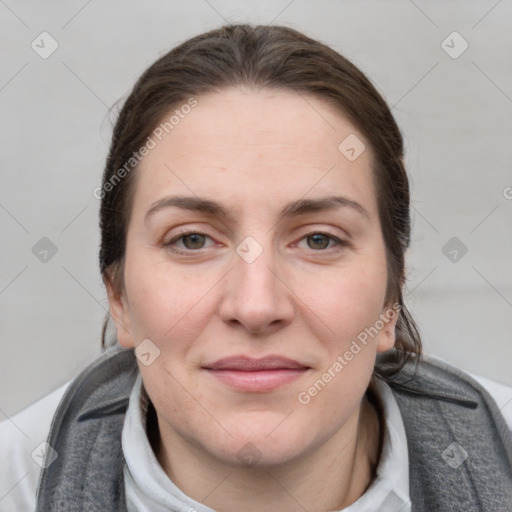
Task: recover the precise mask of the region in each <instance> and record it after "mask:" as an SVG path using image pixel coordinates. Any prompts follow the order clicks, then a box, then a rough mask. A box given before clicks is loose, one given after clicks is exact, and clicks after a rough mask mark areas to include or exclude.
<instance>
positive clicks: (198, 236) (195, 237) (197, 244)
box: [163, 231, 212, 253]
mask: <svg viewBox="0 0 512 512" xmlns="http://www.w3.org/2000/svg"><path fill="white" fill-rule="evenodd" d="M207 240H211V238H210V237H209V236H208V235H205V234H203V233H198V232H196V231H188V232H185V233H180V234H179V235H178V236H175V237H174V238H172V239H171V240H169V241H168V242H165V243H164V244H163V245H164V246H165V247H168V248H169V249H171V250H172V251H174V252H178V253H186V252H189V251H195V250H199V249H204V248H205V247H207V245H206V242H207ZM211 241H212V240H211Z"/></svg>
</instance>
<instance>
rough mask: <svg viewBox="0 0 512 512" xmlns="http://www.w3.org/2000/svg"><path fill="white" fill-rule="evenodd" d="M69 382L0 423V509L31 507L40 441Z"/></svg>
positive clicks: (42, 442) (37, 469) (41, 449)
mask: <svg viewBox="0 0 512 512" xmlns="http://www.w3.org/2000/svg"><path fill="white" fill-rule="evenodd" d="M71 382H72V381H69V382H67V383H66V384H64V385H62V386H61V387H59V388H58V389H56V390H55V391H53V392H51V393H49V394H48V395H46V396H45V397H43V398H41V399H40V400H38V401H37V402H35V403H33V404H32V405H30V406H29V407H27V408H25V409H24V410H22V411H21V412H19V413H18V414H15V415H14V416H12V417H10V418H8V419H6V420H3V421H2V422H0V440H1V441H0V461H1V463H0V510H2V511H4V510H5V511H8V510H16V511H17V512H25V511H27V512H29V511H33V510H34V509H35V503H36V490H37V484H38V481H39V475H40V473H41V469H42V467H41V465H42V464H43V462H42V460H43V459H42V454H43V451H44V449H45V444H44V443H45V442H46V439H47V438H48V434H49V432H50V427H51V423H52V419H53V416H54V414H55V411H56V410H57V407H58V405H59V403H60V401H61V399H62V397H63V395H64V393H65V392H66V389H67V388H68V386H69V384H70V383H71Z"/></svg>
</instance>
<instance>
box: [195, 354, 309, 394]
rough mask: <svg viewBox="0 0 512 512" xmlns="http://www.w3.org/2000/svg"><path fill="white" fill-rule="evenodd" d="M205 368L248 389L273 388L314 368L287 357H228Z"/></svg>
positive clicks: (231, 384)
mask: <svg viewBox="0 0 512 512" xmlns="http://www.w3.org/2000/svg"><path fill="white" fill-rule="evenodd" d="M202 368H203V369H204V370H206V371H208V372H209V373H210V374H211V375H212V376H213V377H215V378H216V379H218V380H220V381H221V382H222V383H223V384H225V385H227V386H228V387H231V388H234V389H237V390H239V391H245V392H268V391H272V390H274V389H277V388H280V387H282V386H284V385H286V384H288V383H290V382H292V381H294V380H296V379H298V378H300V377H301V376H302V375H304V374H305V373H306V372H307V371H308V370H310V367H309V366H306V365H304V364H302V363H300V362H298V361H296V360H294V359H289V358H287V357H283V356H268V357H264V358H261V359H254V358H251V357H247V356H234V357H227V358H224V359H220V360H218V361H215V362H214V363H211V364H206V365H204V366H203V367H202Z"/></svg>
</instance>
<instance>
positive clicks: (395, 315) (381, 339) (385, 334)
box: [377, 307, 400, 352]
mask: <svg viewBox="0 0 512 512" xmlns="http://www.w3.org/2000/svg"><path fill="white" fill-rule="evenodd" d="M381 318H383V320H382V321H383V322H384V327H383V328H382V329H381V331H380V333H379V336H378V340H377V352H386V350H390V349H392V348H393V347H394V345H395V341H396V325H397V323H398V319H399V318H400V311H399V310H398V311H397V310H396V309H395V308H394V307H387V308H385V309H384V310H383V312H382V315H381Z"/></svg>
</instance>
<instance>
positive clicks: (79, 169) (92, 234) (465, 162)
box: [0, 0, 512, 420]
mask: <svg viewBox="0 0 512 512" xmlns="http://www.w3.org/2000/svg"><path fill="white" fill-rule="evenodd" d="M226 22H250V23H264V24H269V23H273V24H284V25H288V26H291V27H294V28H297V29H299V30H301V31H303V32H305V33H306V34H307V35H310V36H312V37H314V38H318V39H320V40H322V41H323V42H325V43H327V44H329V45H331V46H332V47H333V48H334V49H336V50H337V51H339V52H341V53H343V54H344V55H346V56H347V57H348V58H349V59H351V60H352V61H353V62H354V63H355V64H356V65H358V66H359V67H360V68H361V69H362V70H363V71H364V72H365V73H366V74H367V76H368V77H369V78H370V79H371V80H372V81H373V82H374V84H375V85H376V86H377V88H378V89H379V91H380V92H381V93H382V94H383V96H384V97H385V98H386V100H387V101H388V102H389V103H390V105H392V106H393V113H394V115H395V116H396V119H397V121H398V123H399V125H400V127H401V129H402V131H403V134H404V137H405V144H406V163H407V165H408V169H409V173H410V176H411V185H412V198H413V200H412V205H413V210H412V213H413V238H412V244H411V249H410V251H409V254H408V257H407V267H408V276H409V279H408V283H407V291H406V296H407V298H406V302H407V303H408V305H409V307H410V309H411V310H412V312H413V315H414V316H415V318H416V320H417V323H418V324H419V326H420V329H421V333H422V336H423V340H424V344H425V351H426V352H428V353H433V354H435V355H438V356H441V357H444V358H446V359H447V360H449V361H451V362H453V363H455V364H457V365H459V366H461V367H463V368H465V369H467V370H470V371H472V372H475V373H478V374H481V375H485V376H488V377H491V378H493V379H495V380H497V381H500V382H503V383H508V384H510V385H512V372H511V363H512V343H511V341H512V335H511V331H512V274H511V272H510V265H511V261H512V258H511V256H512V227H511V220H512V200H511V198H512V188H510V187H512V172H511V162H512V144H511V142H512V139H511V135H512V84H511V78H512V58H511V56H512V51H511V50H512V38H511V33H512V30H511V29H512V4H511V2H510V1H505V0H502V1H496V0H489V1H487V0H486V1H483V0H482V1H472V2H467V1H444V0H443V1H429V2H425V1H422V2H420V1H419V0H418V1H415V2H413V1H412V0H393V1H382V0H375V1H361V0H359V1H354V0H350V1H347V0H343V1H334V0H333V1H311V0H295V1H290V0H283V1H281V0H273V1H269V0H267V1H259V2H249V1H247V2H245V1H234V0H209V1H206V0H190V1H187V2H185V1H181V2H178V1H159V2H157V1H144V2H135V1H126V0H123V1H120V0H116V1H109V2H99V1H98V0H92V1H85V0H80V1H67V2H64V1H61V2H57V1H45V2H36V1H33V2H27V1H23V2H22V1H14V0H1V1H0V38H1V39H0V52H1V55H2V57H1V58H2V66H1V69H0V112H1V119H2V122H1V139H0V140H1V144H2V145H1V152H0V172H1V188H0V225H1V234H2V241H1V252H0V343H1V356H2V357H1V358H0V420H2V419H5V415H12V414H14V413H15V412H18V411H19V410H21V409H22V408H24V407H26V406H27V405H28V404H30V403H32V402H34V401H35V400H37V399H39V398H41V397H43V396H44V395H46V394H47V393H49V392H50V391H52V390H54V389H55V388H57V387H58V386H60V385H62V384H63V383H65V382H67V381H68V380H70V379H71V378H73V377H74V376H76V375H77V373H78V372H79V371H80V370H81V369H82V368H83V367H84V366H85V365H86V364H87V363H89V362H90V361H92V360H93V359H94V358H95V357H96V356H98V355H99V354H100V332H101V325H102V320H103V317H104V314H105V311H106V308H107V301H106V293H105V291H104V289H103V286H102V282H101V279H100V275H99V270H98V263H97V256H98V247H99V229H98V207H99V201H98V200H97V199H95V197H94V196H93V193H92V192H93V190H94V188H95V187H97V186H99V185H100V182H101V173H102V168H103V164H104V160H105V157H106V154H107V149H108V145H109V139H110V134H111V117H112V115H111V114H109V112H108V109H109V108H110V107H111V106H113V105H114V104H115V102H116V101H117V100H119V99H120V98H124V97H125V96H126V94H127V93H128V92H129V90H130V89H131V87H132V86H133V84H134V82H135V80H136V78H137V77H138V76H139V74H140V73H141V72H142V71H143V70H144V69H145V68H146V67H147V66H148V65H150V64H151V63H152V62H153V61H154V60H155V59H156V58H157V57H158V56H159V55H161V54H162V53H163V52H165V51H167V50H169V49H170V48H171V47H173V46H175V45H176V44H178V43H180V42H182V41H183V40H185V39H187V38H189V37H191V36H193V35H196V34H198V33H201V32H204V31H206V30H209V29H212V28H217V27H218V26H220V25H221V24H223V23H226ZM43 31H47V32H48V33H49V34H51V36H52V37H53V38H54V39H55V40H56V41H57V43H58V45H59V46H58V49H57V50H56V51H55V52H54V53H53V54H52V55H51V56H49V57H48V58H46V59H43V58H41V57H40V56H39V54H38V53H36V52H35V51H34V50H33V49H32V48H31V43H32V41H34V40H35V42H36V43H37V42H38V41H40V39H41V37H40V34H41V32H43ZM454 31H456V32H458V33H459V34H460V35H461V36H462V38H464V40H465V41H467V43H468V44H469V47H468V49H467V50H466V51H465V52H464V53H462V54H461V55H460V56H458V58H453V57H452V56H450V55H448V53H447V52H446V51H445V50H444V49H443V47H442V42H443V40H445V39H446V38H447V36H449V35H450V34H451V33H452V32H454ZM457 37H458V36H455V39H454V36H450V37H449V38H448V39H447V40H446V43H444V45H445V47H446V45H448V46H451V47H453V48H452V49H451V50H450V51H452V53H453V52H456V51H457V50H460V49H461V48H462V46H461V45H462V44H463V43H462V40H461V39H457ZM39 45H40V46H41V43H40V42H39ZM45 47H46V48H47V49H48V43H46V46H45ZM507 187H509V188H507ZM42 237H48V238H49V239H50V240H51V241H52V242H53V243H54V244H55V246H56V247H57V253H56V254H55V255H54V256H53V257H51V258H48V261H47V262H46V263H44V262H42V261H40V260H39V259H38V258H37V257H36V256H35V255H34V254H33V252H32V248H33V246H34V245H35V244H36V243H37V242H38V241H39V240H40V239H41V238H42ZM452 237H457V238H458V239H459V240H460V241H461V242H462V243H463V244H464V245H465V246H466V247H467V249H468V251H467V253H466V254H465V255H464V256H463V257H460V254H461V253H460V252H459V253H458V257H459V259H458V261H456V262H453V261H451V260H450V259H449V258H448V257H447V256H445V254H443V247H444V246H445V244H446V243H447V242H448V241H449V240H450V239H451V238H452ZM450 250H451V249H450ZM445 252H447V250H445Z"/></svg>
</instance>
